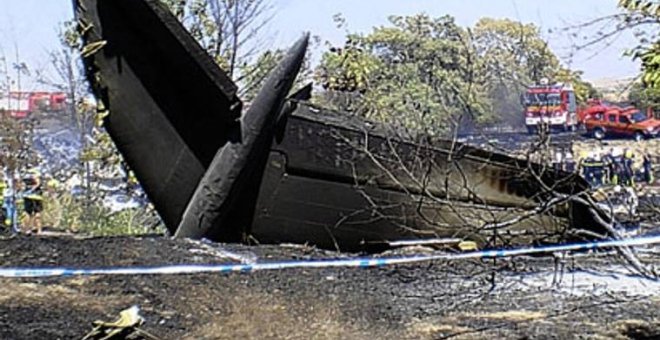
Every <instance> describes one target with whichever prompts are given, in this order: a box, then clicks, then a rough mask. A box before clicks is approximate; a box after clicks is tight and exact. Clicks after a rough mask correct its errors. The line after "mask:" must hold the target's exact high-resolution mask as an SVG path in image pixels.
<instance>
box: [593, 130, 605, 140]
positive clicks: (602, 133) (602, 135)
mask: <svg viewBox="0 0 660 340" xmlns="http://www.w3.org/2000/svg"><path fill="white" fill-rule="evenodd" d="M593 135H594V138H596V139H599V140H600V139H603V138H605V131H604V130H603V129H601V128H597V129H594V131H593Z"/></svg>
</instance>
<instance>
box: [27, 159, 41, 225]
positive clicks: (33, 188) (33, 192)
mask: <svg viewBox="0 0 660 340" xmlns="http://www.w3.org/2000/svg"><path fill="white" fill-rule="evenodd" d="M23 184H24V185H25V191H24V193H23V205H24V207H25V213H26V214H27V219H26V223H25V226H26V228H27V231H28V232H32V231H36V233H37V234H41V211H42V210H43V200H44V197H43V189H42V186H41V174H40V173H39V170H37V169H34V168H33V169H30V170H29V171H28V173H27V175H26V176H25V177H24V178H23Z"/></svg>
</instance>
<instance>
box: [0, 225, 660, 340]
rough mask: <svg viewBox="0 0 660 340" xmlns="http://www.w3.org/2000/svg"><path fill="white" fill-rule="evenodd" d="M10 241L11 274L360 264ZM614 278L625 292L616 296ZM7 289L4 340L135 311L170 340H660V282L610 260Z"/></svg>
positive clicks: (163, 244)
mask: <svg viewBox="0 0 660 340" xmlns="http://www.w3.org/2000/svg"><path fill="white" fill-rule="evenodd" d="M1 243H2V251H1V252H0V259H2V260H1V261H2V266H3V267H10V266H76V267H92V266H129V265H141V266H142V265H162V264H175V263H227V262H236V257H242V258H247V257H253V258H254V256H256V258H258V260H259V261H275V260H280V259H283V260H291V259H302V260H305V259H311V258H314V259H316V258H333V257H338V256H342V257H343V256H347V255H340V254H336V253H332V252H325V251H321V250H316V249H311V248H306V247H294V246H258V247H247V246H236V245H222V246H220V245H209V244H204V243H200V242H190V241H178V240H177V241H173V240H168V239H165V238H161V237H146V238H124V237H122V238H90V239H76V238H73V237H70V236H59V237H47V236H43V237H17V238H12V239H7V240H3V241H1ZM228 252H229V253H228ZM642 254H643V256H642V258H643V260H644V261H646V262H650V263H656V264H657V263H660V260H659V258H658V255H657V254H656V253H654V252H653V251H647V252H644V253H642ZM228 255H229V257H234V259H230V258H227V256H228ZM558 259H559V260H561V263H562V264H564V266H565V270H564V274H563V278H562V281H561V283H559V284H558V285H553V284H552V283H551V281H550V280H541V279H538V278H546V279H547V278H551V277H552V275H553V271H554V268H555V265H556V264H557V263H558ZM614 271H618V272H622V273H623V274H621V273H618V274H616V275H615V274H614V273H613V272H614ZM585 273H588V274H590V275H592V276H593V277H596V278H602V280H597V281H596V282H594V283H586V284H585V283H584V282H582V281H583V280H582V279H580V277H581V276H580V275H583V274H585ZM626 273H628V274H626ZM615 277H616V278H617V279H616V280H620V281H621V282H622V283H623V284H622V285H619V286H617V285H612V283H613V282H615V281H616V280H615V279H613V278H615ZM493 280H494V281H493ZM0 281H1V284H0V291H1V292H2V294H0V310H1V311H0V338H2V339H72V338H81V337H82V336H83V335H84V334H85V333H87V332H88V331H89V330H90V329H91V322H92V321H93V320H97V319H99V320H108V321H111V320H114V319H115V318H116V316H117V314H118V312H119V311H120V310H122V309H125V308H127V307H129V306H131V305H135V304H137V305H139V306H140V308H141V311H142V314H143V316H144V317H145V318H146V324H145V326H144V329H146V330H148V331H150V332H152V333H154V334H156V335H158V336H160V337H162V338H163V339H237V338H259V339H264V338H283V339H335V338H344V339H365V338H377V339H401V338H403V339H441V338H463V339H473V338H483V339H486V338H576V337H581V338H619V339H626V338H635V339H643V338H645V336H646V338H654V337H655V338H658V337H660V324H659V323H660V309H659V307H660V296H658V289H659V287H660V285H658V282H657V281H651V280H644V279H641V278H635V277H632V276H631V275H630V273H629V272H628V271H627V270H626V269H625V268H623V266H622V265H621V263H620V262H619V261H618V260H617V259H616V257H614V256H613V255H606V254H604V253H602V254H591V255H588V256H587V255H586V254H580V255H579V256H571V257H567V258H558V257H536V258H515V259H509V260H498V261H497V262H493V260H488V261H481V260H479V261H476V260H474V261H467V260H464V261H460V262H434V263H424V264H418V265H406V266H396V267H386V268H373V269H356V268H350V269H349V268H330V269H290V270H282V271H262V272H253V273H233V274H197V275H162V276H157V275H149V276H147V275H144V276H93V277H68V278H49V279H2V280H0ZM577 281H580V282H582V283H576V282H577ZM493 282H494V283H495V284H494V285H493ZM608 282H609V283H610V285H611V286H610V287H606V286H605V285H607V284H608ZM630 283H634V284H639V287H641V288H635V289H633V288H632V287H630V286H631V284H630ZM590 284H593V287H590V286H589V285H590ZM621 286H625V287H621Z"/></svg>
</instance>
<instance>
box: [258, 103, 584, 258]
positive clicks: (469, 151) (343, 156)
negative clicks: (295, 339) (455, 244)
mask: <svg viewBox="0 0 660 340" xmlns="http://www.w3.org/2000/svg"><path fill="white" fill-rule="evenodd" d="M388 135H390V136H391V135H392V134H391V133H389V132H388V131H387V130H386V129H381V130H378V129H377V128H375V127H374V124H373V123H368V122H365V121H362V120H359V119H353V121H352V122H351V121H350V119H348V118H347V116H346V115H345V114H341V113H336V112H332V111H329V110H324V109H319V108H315V107H313V106H310V105H307V104H304V103H302V104H299V105H298V108H297V110H296V111H294V112H293V114H292V115H291V116H290V117H289V119H288V123H287V125H286V129H285V131H284V133H283V138H282V140H281V141H280V142H277V141H276V142H274V143H273V145H272V147H271V154H270V158H269V162H268V166H267V168H266V170H265V173H264V178H263V179H262V188H261V192H260V194H259V200H258V202H257V209H256V212H255V218H254V222H253V224H252V227H251V231H250V233H251V235H252V236H253V237H254V238H255V239H257V240H259V241H260V242H266V243H277V242H299V243H304V242H310V243H314V244H316V245H319V246H322V247H325V248H336V247H339V248H340V249H360V247H363V246H364V244H365V243H367V244H368V243H370V242H374V243H378V242H380V241H383V240H394V239H401V238H418V237H464V238H468V239H473V240H477V241H479V242H480V243H482V244H486V243H488V242H489V238H491V237H492V235H493V231H492V229H490V230H487V229H479V224H480V223H485V222H486V221H506V220H510V219H513V218H516V217H518V216H519V215H520V214H523V213H526V212H529V211H530V210H532V209H535V208H538V206H539V202H541V201H544V200H547V199H548V197H549V195H547V194H544V193H543V192H544V191H543V190H542V185H541V182H544V183H545V184H548V185H550V186H553V185H554V189H555V190H556V191H557V192H560V193H564V194H576V193H579V192H582V191H583V190H584V189H585V188H586V184H585V183H584V182H583V181H581V180H580V179H579V178H576V177H571V176H570V175H568V174H565V173H556V172H554V171H544V169H542V168H541V167H539V166H530V165H529V164H527V162H524V161H520V160H517V159H514V158H511V157H508V156H506V155H501V154H496V153H491V152H486V151H483V150H480V149H477V148H473V147H470V146H467V145H461V144H460V143H458V144H456V143H452V142H451V141H444V140H439V141H434V142H433V143H432V144H431V145H429V146H427V147H422V148H420V146H419V145H416V144H413V143H411V142H410V141H403V140H401V139H397V138H395V139H394V140H390V141H389V142H388V140H387V139H388V138H387V137H386V136H388ZM367 140H368V143H365V141H367ZM366 144H368V146H365V145H366ZM420 149H421V150H422V151H420ZM366 150H368V152H367V151H366ZM367 154H373V156H374V158H376V159H378V160H380V161H379V164H376V163H375V161H374V160H373V159H372V158H371V157H368V156H367ZM449 156H451V158H452V159H453V160H454V161H453V162H448V161H447V159H448V158H449ZM397 157H401V158H403V159H404V160H403V162H404V163H406V164H407V165H408V166H410V169H409V170H411V171H410V172H406V171H402V170H401V169H399V168H400V165H401V164H399V162H394V164H387V160H393V159H396V158H397ZM406 158H407V159H406ZM415 160H417V161H419V160H421V162H422V163H423V166H421V167H418V168H417V169H412V168H413V166H412V165H411V164H413V162H414V161H415ZM448 164H451V165H448ZM429 165H431V171H430V172H426V171H427V170H428V169H429V167H428V166H429ZM459 170H460V171H459ZM386 173H387V174H389V175H385V174H386ZM461 173H463V174H464V175H465V177H463V176H461ZM532 173H535V174H538V176H539V177H540V178H541V180H540V181H539V180H537V179H536V178H533V176H532ZM425 178H426V179H428V181H424V179H425ZM560 179H563V180H564V181H560ZM422 182H423V184H422ZM557 183H559V185H557ZM445 184H447V186H445ZM447 193H449V195H447ZM562 208H563V209H562ZM553 213H554V214H553V215H549V214H535V215H534V216H533V217H531V218H528V219H524V220H522V221H521V222H520V223H515V224H512V225H510V226H508V227H506V228H502V230H499V231H498V233H499V234H500V236H503V237H505V238H507V241H506V242H512V243H518V244H522V243H528V242H534V241H537V242H541V241H543V242H550V241H558V240H559V239H558V238H557V237H558V236H559V235H561V233H562V232H563V231H565V230H566V227H567V226H568V219H567V218H568V217H569V210H568V209H567V207H566V206H562V207H560V208H559V209H556V210H555V211H553ZM585 213H586V210H585ZM558 216H559V217H560V218H558ZM585 218H588V217H585Z"/></svg>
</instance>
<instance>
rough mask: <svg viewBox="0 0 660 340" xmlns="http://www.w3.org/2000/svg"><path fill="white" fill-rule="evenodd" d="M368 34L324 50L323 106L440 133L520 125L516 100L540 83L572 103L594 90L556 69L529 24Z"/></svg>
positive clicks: (418, 22)
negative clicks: (568, 86)
mask: <svg viewBox="0 0 660 340" xmlns="http://www.w3.org/2000/svg"><path fill="white" fill-rule="evenodd" d="M389 21H390V24H389V25H387V26H382V27H377V28H374V30H373V31H372V32H370V33H368V34H355V33H348V34H347V36H346V43H345V44H344V45H343V46H342V47H331V48H329V50H328V51H326V52H325V53H324V54H323V56H322V59H321V64H320V65H319V67H318V68H317V72H316V78H317V80H318V81H319V83H320V84H322V86H323V87H324V89H325V90H326V91H325V93H324V94H325V95H324V101H325V104H329V105H331V106H334V107H336V108H338V109H341V110H349V111H352V112H355V113H356V114H359V115H363V116H365V117H368V118H372V119H378V120H383V121H389V122H392V121H396V122H400V123H402V124H403V125H404V126H406V127H409V128H416V129H424V130H427V132H431V133H443V132H446V131H447V130H448V129H449V128H451V127H454V126H457V125H459V124H460V125H462V126H465V125H466V124H464V122H465V120H464V119H466V118H467V120H468V121H470V122H476V123H493V122H508V123H512V124H517V123H519V122H518V120H521V119H522V114H521V112H522V108H521V105H520V100H519V98H520V94H521V92H522V91H523V90H524V88H525V87H526V86H529V85H531V84H534V83H537V82H538V81H540V80H541V79H543V78H547V79H549V80H551V81H564V82H570V83H572V84H573V85H574V87H575V89H576V93H577V97H578V99H579V100H586V99H587V98H588V97H589V96H591V95H594V94H595V93H594V92H595V91H594V90H593V87H591V86H590V84H587V83H586V82H584V81H583V80H582V79H581V73H580V72H576V71H571V70H568V69H566V68H564V67H562V66H561V64H560V62H559V60H558V58H557V57H556V56H555V55H554V54H553V53H552V51H551V50H550V48H549V47H548V45H547V44H546V43H545V41H544V40H543V39H542V37H541V35H540V31H539V29H538V28H537V27H536V26H535V25H533V24H521V23H518V22H515V21H511V20H508V19H490V18H484V19H481V20H480V21H479V22H478V23H477V24H476V25H475V26H474V27H473V28H465V27H461V26H459V25H457V24H456V22H455V20H454V18H452V17H450V16H443V17H439V18H431V17H429V16H427V15H425V14H420V15H414V16H408V17H404V16H392V17H390V18H389Z"/></svg>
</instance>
